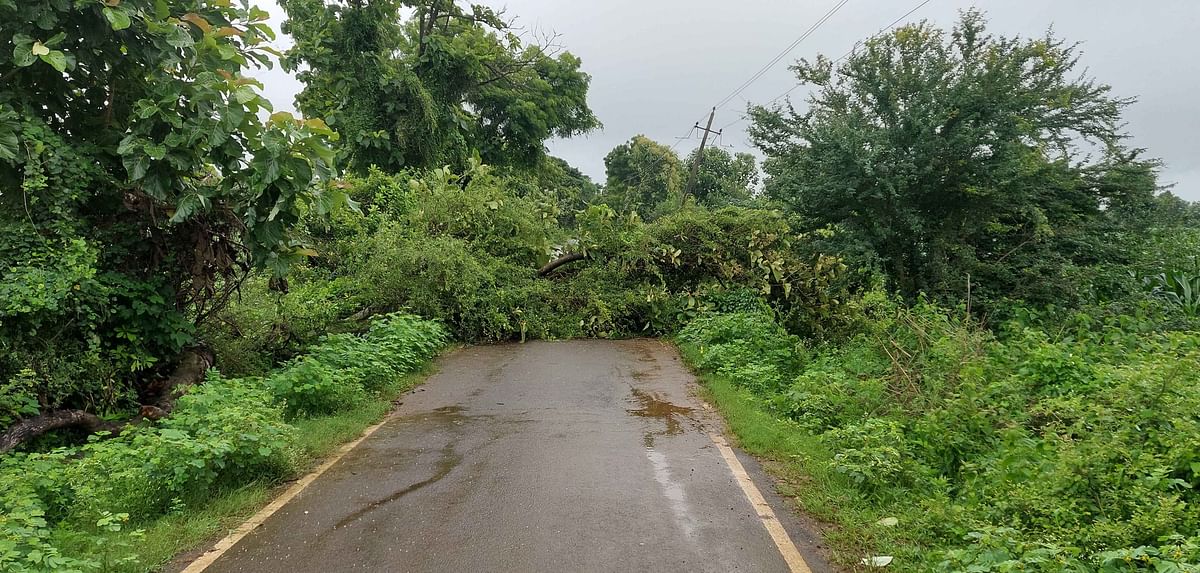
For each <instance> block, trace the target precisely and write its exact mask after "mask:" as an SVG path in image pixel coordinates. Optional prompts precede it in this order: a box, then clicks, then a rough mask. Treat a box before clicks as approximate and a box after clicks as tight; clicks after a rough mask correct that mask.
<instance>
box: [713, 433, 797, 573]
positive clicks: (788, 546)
mask: <svg viewBox="0 0 1200 573" xmlns="http://www.w3.org/2000/svg"><path fill="white" fill-rule="evenodd" d="M708 438H709V439H710V440H712V442H713V444H714V445H716V446H717V450H718V451H720V452H721V457H722V458H725V465H727V466H729V471H731V472H733V477H734V478H736V479H737V482H738V485H739V486H741V488H742V493H744V494H746V499H748V500H750V505H753V506H754V509H755V511H757V512H758V519H759V520H760V521H762V524H763V527H765V528H767V533H769V534H771V540H772V541H774V542H775V547H777V548H778V549H779V554H780V555H782V556H783V560H784V562H786V563H787V565H788V569H790V570H791V572H792V573H812V569H809V568H808V562H807V561H805V560H804V556H803V555H800V550H799V549H796V544H795V543H792V538H791V537H789V536H788V533H787V530H786V529H784V528H783V524H781V523H779V519H778V518H776V517H775V511H774V510H772V509H771V505H770V504H768V503H767V500H766V499H765V498H763V496H762V492H760V491H758V486H756V485H754V480H752V479H750V474H747V473H746V468H744V467H742V462H740V461H738V459H737V455H736V454H734V453H733V449H732V448H730V447H729V443H727V442H726V441H725V437H724V436H720V435H718V434H714V433H711V432H710V433H709V434H708Z"/></svg>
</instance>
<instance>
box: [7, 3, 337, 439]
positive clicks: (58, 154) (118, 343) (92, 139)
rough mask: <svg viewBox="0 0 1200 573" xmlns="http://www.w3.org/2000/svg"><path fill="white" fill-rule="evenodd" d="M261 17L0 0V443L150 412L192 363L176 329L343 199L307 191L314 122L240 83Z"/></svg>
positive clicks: (191, 7) (316, 131)
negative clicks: (108, 416) (309, 214)
mask: <svg viewBox="0 0 1200 573" xmlns="http://www.w3.org/2000/svg"><path fill="white" fill-rule="evenodd" d="M266 18H267V14H266V12H263V11H262V10H258V9H256V8H245V7H242V6H241V5H234V4H233V3H230V2H227V1H218V0H173V1H171V2H166V1H163V0H109V1H106V2H74V1H68V0H49V1H44V2H33V1H26V0H19V1H14V0H0V22H3V24H2V25H0V45H2V46H5V50H4V51H3V52H0V261H3V264H2V265H0V429H3V427H4V426H10V428H9V431H8V432H7V433H0V451H2V450H5V449H7V448H9V447H11V446H12V445H13V444H15V443H16V442H19V441H20V440H23V439H26V438H28V437H31V436H34V435H36V434H38V433H40V432H43V431H45V430H48V429H53V428H54V427H58V426H66V425H76V426H85V427H90V428H92V429H95V428H97V427H99V426H100V425H102V424H101V420H100V419H99V418H98V417H97V416H96V414H97V413H113V414H117V415H119V413H121V412H130V413H132V412H135V411H137V409H138V408H137V406H138V405H141V406H142V408H141V410H142V414H143V415H149V416H160V415H163V414H165V413H166V412H167V411H169V410H170V407H171V404H172V401H173V398H174V396H175V395H176V389H175V388H176V386H177V385H178V384H180V383H187V382H195V381H197V380H198V379H200V378H201V377H202V376H203V374H204V370H205V369H206V368H207V367H208V366H210V365H211V364H212V356H211V353H207V352H201V351H191V352H184V353H183V356H182V358H180V359H179V360H175V358H176V357H177V356H180V353H181V351H183V350H184V349H185V347H188V346H189V345H191V344H192V342H193V340H192V338H193V328H194V326H195V325H196V324H197V323H199V322H202V321H203V320H205V319H206V318H207V317H209V316H211V315H212V313H213V312H214V311H215V310H216V309H219V308H220V307H221V306H222V305H223V304H224V303H225V302H226V301H227V300H228V299H229V296H230V295H231V294H232V293H233V292H234V291H235V290H236V287H237V285H238V284H239V282H240V280H241V278H242V277H243V276H244V275H245V274H246V273H247V272H249V271H250V270H251V269H252V268H255V267H259V268H264V269H269V270H270V271H271V272H273V273H274V274H275V275H276V276H279V277H282V275H283V273H285V272H286V270H287V268H288V266H289V264H290V263H292V262H294V261H297V260H300V259H302V258H304V257H305V256H307V255H309V254H311V253H310V252H309V251H307V250H306V249H305V248H303V246H302V245H301V244H300V242H299V241H298V240H297V239H296V238H295V237H294V236H293V235H292V228H293V226H294V225H295V224H296V223H297V222H298V220H299V218H300V216H301V214H302V212H304V211H305V210H306V209H307V210H315V211H326V210H329V209H331V208H333V206H334V205H335V203H337V202H338V201H340V200H343V199H344V195H339V194H338V193H336V192H329V191H327V190H325V189H324V188H323V187H322V186H319V185H314V183H315V182H318V181H319V180H321V179H323V178H325V177H327V176H328V175H329V174H330V170H331V168H332V164H331V162H332V160H333V153H332V151H331V150H330V148H329V147H328V140H327V138H328V136H330V135H332V132H331V131H330V130H329V129H328V128H327V127H326V126H325V125H324V124H323V123H321V122H320V121H319V120H313V121H307V122H305V121H300V120H296V119H294V118H292V117H291V116H290V115H287V114H271V113H270V112H271V109H270V105H269V103H268V102H267V101H266V100H265V99H263V97H262V95H261V94H260V92H259V89H260V88H261V85H259V83H258V82H257V81H255V80H254V79H252V78H251V77H248V76H247V75H246V73H247V69H248V68H251V67H253V66H260V65H264V64H267V63H268V62H269V60H268V57H269V56H268V54H269V52H270V51H271V50H270V48H269V47H268V43H269V41H270V40H271V38H272V37H273V32H272V31H271V29H270V28H269V27H267V25H266V24H265V20H266ZM173 362H178V363H179V368H173V364H172V363H173ZM172 370H174V372H175V373H176V374H175V375H168V374H170V372H171V371H172Z"/></svg>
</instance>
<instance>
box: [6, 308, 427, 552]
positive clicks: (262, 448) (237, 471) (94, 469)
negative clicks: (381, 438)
mask: <svg viewBox="0 0 1200 573" xmlns="http://www.w3.org/2000/svg"><path fill="white" fill-rule="evenodd" d="M445 340H446V334H445V330H444V328H443V327H442V326H441V325H440V324H438V323H435V322H431V321H426V320H421V319H418V318H416V317H413V316H411V315H389V316H385V317H381V318H380V319H379V320H376V321H374V322H373V323H372V325H371V328H370V331H369V332H367V333H366V334H365V335H363V336H360V337H356V336H348V335H347V336H334V337H329V338H327V339H326V340H325V341H324V342H322V343H321V344H318V345H317V346H316V347H315V348H314V350H313V353H312V354H311V355H309V356H305V357H303V358H299V359H297V360H295V361H294V362H293V363H292V364H289V365H287V366H285V367H284V368H283V369H281V370H280V371H278V372H276V373H274V374H273V375H271V376H270V377H269V378H268V379H267V380H263V379H259V378H240V379H231V378H225V377H223V376H221V375H220V374H218V373H217V372H216V371H211V372H210V373H209V376H208V379H207V380H206V381H205V383H204V384H202V385H199V386H196V387H194V388H192V389H191V390H190V391H189V392H188V393H187V394H185V395H184V396H182V397H181V398H180V399H179V401H178V402H177V404H176V407H175V409H174V411H173V412H172V415H171V416H170V417H168V418H165V419H163V420H161V421H159V422H158V423H157V424H154V425H141V426H131V427H129V428H127V429H125V430H124V431H123V432H121V434H120V435H119V436H113V437H105V436H93V437H92V438H91V439H90V440H89V441H88V442H87V443H86V444H85V445H83V446H80V447H71V448H59V449H56V450H53V451H50V452H44V453H18V454H8V455H5V456H3V457H0V481H2V482H3V483H4V484H5V485H6V487H5V489H4V491H2V492H0V565H2V566H3V568H4V570H5V571H10V570H11V571H31V572H33V571H71V570H77V571H90V570H97V569H99V570H111V569H110V568H111V567H114V566H117V565H120V564H121V563H119V562H118V561H119V560H116V559H114V560H111V561H110V560H109V555H108V554H109V553H110V552H113V551H112V550H113V549H115V548H113V547H111V546H109V545H105V544H107V543H109V540H110V539H111V537H110V536H107V534H111V533H113V532H115V531H120V529H121V528H122V527H123V524H124V523H125V522H127V521H128V522H131V523H145V522H146V521H148V520H150V519H153V518H155V517H158V516H161V515H164V514H167V513H169V512H179V511H182V510H183V509H184V508H186V507H187V506H189V505H192V504H200V503H204V502H205V501H206V500H207V498H208V496H209V495H210V494H212V493H213V492H216V491H220V490H222V489H224V488H228V487H235V486H238V485H241V484H246V483H251V482H257V481H267V482H270V481H274V480H278V479H281V478H283V477H286V476H287V475H289V474H290V473H291V472H293V471H294V470H295V466H294V462H293V459H294V458H295V457H296V455H297V454H296V451H295V450H296V448H297V447H299V445H298V444H296V443H294V441H293V436H294V434H295V428H293V427H292V426H291V425H289V423H288V422H287V421H285V418H286V417H289V416H315V415H320V414H325V413H330V412H332V411H336V410H342V409H345V408H346V407H347V404H348V402H347V399H349V400H361V399H363V398H365V396H366V394H367V392H375V391H378V390H380V389H381V388H382V387H383V386H384V385H385V384H387V383H390V382H391V381H394V380H395V379H397V378H398V377H399V376H401V375H403V374H404V373H407V372H412V371H415V370H417V369H419V368H420V367H421V366H422V365H423V364H425V363H426V362H427V361H428V359H429V358H430V357H431V356H432V355H433V354H435V353H436V352H437V351H438V350H439V349H441V348H442V346H443V345H444V344H445ZM61 537H74V538H79V537H82V538H83V541H82V543H73V544H72V547H73V548H83V549H84V550H86V551H87V553H86V555H87V558H85V559H79V558H78V557H77V556H75V555H68V554H66V553H64V552H63V550H61V549H60V548H59V546H58V545H56V544H57V541H58V539H60V538H61ZM114 553H115V552H114ZM123 553H128V551H123ZM122 559H123V558H122Z"/></svg>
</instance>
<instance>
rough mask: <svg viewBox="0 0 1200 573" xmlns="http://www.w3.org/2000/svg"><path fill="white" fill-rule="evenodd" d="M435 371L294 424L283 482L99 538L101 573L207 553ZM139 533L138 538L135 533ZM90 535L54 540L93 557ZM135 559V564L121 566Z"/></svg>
mask: <svg viewBox="0 0 1200 573" xmlns="http://www.w3.org/2000/svg"><path fill="white" fill-rule="evenodd" d="M433 370H434V367H433V365H432V363H430V364H429V365H427V366H426V367H425V369H423V370H422V371H419V372H415V373H412V374H408V375H405V376H402V377H400V378H399V379H397V380H396V381H395V382H393V383H392V384H390V385H389V386H388V387H386V388H384V390H383V391H381V392H380V393H379V394H378V395H377V398H376V399H374V400H370V401H368V402H365V403H363V404H362V405H361V406H359V407H357V408H355V409H352V410H347V411H344V412H340V413H337V414H334V415H330V416H322V417H317V418H305V419H297V420H294V421H293V422H292V425H293V426H294V427H295V428H296V435H295V438H296V442H295V451H294V458H293V459H294V461H293V464H292V468H290V469H291V471H290V472H288V475H285V476H284V479H283V480H275V481H272V482H258V483H252V484H249V485H244V486H241V487H238V488H230V489H227V490H223V491H221V492H220V493H218V494H217V495H213V496H209V497H206V498H205V499H204V500H203V503H202V504H197V503H191V504H188V505H187V506H186V507H183V508H180V510H179V511H177V512H173V513H171V514H168V515H166V516H163V517H160V518H158V519H155V520H152V521H149V522H145V523H140V524H130V525H128V526H127V527H126V528H125V531H121V532H118V533H110V534H106V535H104V536H103V538H102V539H103V545H102V546H101V549H100V551H107V552H109V553H110V555H109V557H108V561H109V564H108V565H106V566H105V567H104V568H102V569H101V571H102V572H103V573H108V572H112V573H147V572H150V571H158V570H160V569H162V568H163V567H164V566H167V565H168V564H170V562H171V561H172V560H173V559H175V557H176V556H178V555H181V554H183V553H186V552H189V551H193V550H198V549H205V548H207V547H208V546H209V545H211V544H212V543H215V542H216V541H217V539H219V538H221V537H223V536H224V535H226V534H227V533H228V532H229V531H230V530H232V529H234V528H236V527H237V526H238V525H240V524H241V523H242V522H244V521H245V520H246V519H247V518H249V517H250V516H251V515H254V513H255V512H257V511H258V510H259V509H261V508H262V507H264V506H266V505H267V504H268V503H270V502H271V500H272V499H274V498H275V497H276V496H277V495H278V494H279V493H281V491H280V490H281V489H282V488H283V487H284V484H283V483H282V482H285V481H286V480H290V479H294V478H296V477H299V476H302V475H304V474H306V473H308V472H309V471H311V470H312V469H313V468H314V467H315V466H317V465H319V464H320V462H321V461H322V460H323V459H324V458H326V457H328V456H329V455H330V454H332V453H333V452H334V451H335V450H336V449H337V448H338V447H340V446H341V445H342V444H345V443H347V442H349V441H351V440H354V439H355V438H357V437H358V436H359V435H361V434H362V432H363V430H365V429H366V428H368V427H369V426H371V425H372V424H375V423H377V422H379V421H380V420H382V419H383V418H384V416H386V415H387V413H388V412H390V411H391V409H392V407H393V406H392V403H393V401H394V400H395V399H396V398H397V397H398V396H399V395H400V394H401V393H403V392H405V391H407V390H409V389H411V388H413V387H414V386H417V385H419V384H421V383H422V382H423V381H424V380H425V379H426V378H427V377H428V376H429V375H430V374H432V372H433ZM139 530H140V533H135V532H138V531H139ZM94 535H95V534H94V533H89V534H88V535H87V536H84V535H81V534H79V533H77V532H73V531H70V530H59V531H56V532H55V538H56V541H57V542H59V543H61V545H60V547H63V548H64V549H65V550H66V551H68V552H69V553H72V554H77V555H78V554H85V553H91V554H95V553H96V552H97V549H96V548H95V546H94V545H93V543H94V541H92V539H93V538H94ZM129 558H135V559H136V561H129V562H124V563H121V561H123V560H126V559H129Z"/></svg>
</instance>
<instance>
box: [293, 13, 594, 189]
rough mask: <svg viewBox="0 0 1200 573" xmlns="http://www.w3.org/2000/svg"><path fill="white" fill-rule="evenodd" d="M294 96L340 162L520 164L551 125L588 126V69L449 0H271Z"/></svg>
mask: <svg viewBox="0 0 1200 573" xmlns="http://www.w3.org/2000/svg"><path fill="white" fill-rule="evenodd" d="M281 4H282V5H283V8H284V9H285V10H286V11H287V15H288V21H287V22H286V23H285V24H284V28H283V29H284V31H286V32H288V33H290V34H291V35H292V36H293V38H295V41H296V44H295V47H293V48H292V49H291V50H290V51H289V52H288V56H287V59H286V61H285V65H286V66H287V67H288V68H289V69H293V70H297V71H298V73H297V77H299V78H300V80H301V81H303V82H304V85H305V87H304V90H303V91H302V92H301V93H300V95H299V96H298V97H297V103H298V104H299V108H300V109H301V110H302V111H303V112H304V113H305V114H306V115H309V116H312V117H321V118H324V120H325V121H326V122H327V123H328V124H329V125H330V126H331V127H333V128H334V129H336V130H338V131H339V133H340V134H341V135H342V137H343V139H342V143H341V145H340V154H341V156H342V157H344V158H345V160H346V163H347V165H348V167H349V168H351V169H354V170H357V171H365V170H367V169H368V168H369V167H370V166H371V165H376V166H378V167H380V168H383V169H385V170H392V171H395V170H399V169H403V168H411V167H416V168H422V167H438V166H443V165H452V166H456V167H463V166H465V165H467V163H468V160H469V159H470V158H471V156H472V155H473V154H475V153H478V154H479V155H480V156H481V158H482V159H483V161H484V162H486V163H489V164H492V165H501V166H517V167H522V168H532V167H534V166H535V165H537V164H538V162H539V161H540V160H542V158H543V157H544V155H545V147H544V143H545V141H546V140H547V139H549V138H552V137H570V136H572V135H576V134H581V133H586V132H588V131H591V130H592V129H595V128H596V127H598V126H599V122H598V121H597V119H596V117H595V115H593V113H592V111H591V109H590V108H588V105H587V90H588V84H589V82H590V80H591V78H590V77H589V76H588V75H587V74H585V73H583V72H582V71H580V60H579V58H577V57H575V56H573V55H571V54H570V53H568V52H563V51H560V50H559V49H558V48H557V47H555V46H553V45H552V44H553V38H540V40H541V41H537V40H538V39H537V38H534V39H533V41H531V38H529V37H527V36H526V35H523V34H522V33H520V31H519V30H517V29H515V28H514V27H513V25H512V24H511V23H510V22H508V21H506V20H504V19H503V17H502V15H501V14H498V13H496V12H495V11H493V10H491V9H489V8H486V7H483V6H477V5H473V6H466V7H464V6H462V5H459V4H458V3H456V2H454V1H453V0H405V1H399V0H349V1H346V2H340V1H327V0H283V1H282V2H281Z"/></svg>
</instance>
